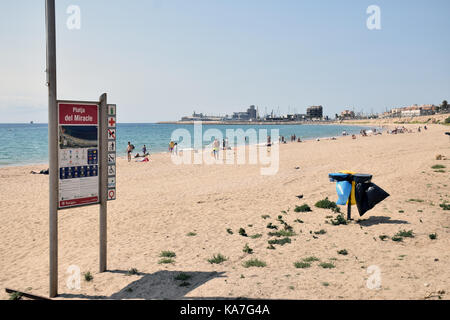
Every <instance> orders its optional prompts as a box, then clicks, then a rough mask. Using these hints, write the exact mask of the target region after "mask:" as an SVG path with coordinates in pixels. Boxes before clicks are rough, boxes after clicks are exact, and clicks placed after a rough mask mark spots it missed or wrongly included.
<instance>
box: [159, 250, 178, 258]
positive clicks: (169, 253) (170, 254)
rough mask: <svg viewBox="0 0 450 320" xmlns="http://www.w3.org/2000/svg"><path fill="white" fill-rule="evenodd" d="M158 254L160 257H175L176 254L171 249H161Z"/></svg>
mask: <svg viewBox="0 0 450 320" xmlns="http://www.w3.org/2000/svg"><path fill="white" fill-rule="evenodd" d="M159 256H160V257H161V258H175V257H176V256H177V255H176V254H175V252H173V251H161V253H160V254H159Z"/></svg>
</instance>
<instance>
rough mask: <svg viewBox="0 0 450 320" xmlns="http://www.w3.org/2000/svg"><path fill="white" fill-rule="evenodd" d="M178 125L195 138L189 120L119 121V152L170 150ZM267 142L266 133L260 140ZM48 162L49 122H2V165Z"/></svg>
mask: <svg viewBox="0 0 450 320" xmlns="http://www.w3.org/2000/svg"><path fill="white" fill-rule="evenodd" d="M373 128H375V127H364V126H361V127H360V126H345V125H314V124H305V125H203V128H202V130H203V133H205V131H207V130H209V129H217V130H220V132H222V135H223V137H226V132H227V130H238V129H242V130H243V131H247V130H249V129H254V130H256V132H257V133H258V134H259V132H260V130H264V129H265V130H267V132H268V134H269V135H270V133H271V130H276V129H278V130H279V135H280V136H284V137H285V139H286V140H287V141H288V142H289V141H290V137H291V135H294V134H295V135H296V136H297V137H299V138H301V139H302V140H312V139H317V138H329V137H338V136H341V135H342V132H343V131H346V132H347V133H348V134H359V133H360V131H361V129H366V130H369V129H373ZM177 129H184V130H187V132H189V133H190V135H191V139H192V140H193V139H194V126H193V125H189V124H155V123H132V124H131V123H128V124H127V123H119V124H118V125H117V155H118V156H119V157H120V156H125V155H126V148H127V144H128V141H130V142H131V143H132V144H133V145H134V146H135V147H136V149H135V150H134V153H138V152H142V151H141V150H142V147H143V146H144V145H146V147H147V149H149V150H150V154H155V153H161V152H168V145H169V142H170V141H171V137H172V134H173V133H174V132H175V130H177ZM211 142H212V141H211V139H209V141H208V140H205V141H203V145H204V146H207V145H210V144H211ZM258 142H259V143H265V142H266V137H263V138H262V139H261V140H259V141H258ZM46 163H48V126H47V124H0V167H6V166H20V165H30V164H46Z"/></svg>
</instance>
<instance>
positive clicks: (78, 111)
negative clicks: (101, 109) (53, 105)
mask: <svg viewBox="0 0 450 320" xmlns="http://www.w3.org/2000/svg"><path fill="white" fill-rule="evenodd" d="M59 124H64V125H70V124H74V125H82V124H84V125H98V106H96V105H83V104H69V103H61V104H59Z"/></svg>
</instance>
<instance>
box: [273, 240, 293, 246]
mask: <svg viewBox="0 0 450 320" xmlns="http://www.w3.org/2000/svg"><path fill="white" fill-rule="evenodd" d="M286 243H291V238H283V239H275V240H269V244H271V245H274V244H279V245H281V246H284V245H285V244H286Z"/></svg>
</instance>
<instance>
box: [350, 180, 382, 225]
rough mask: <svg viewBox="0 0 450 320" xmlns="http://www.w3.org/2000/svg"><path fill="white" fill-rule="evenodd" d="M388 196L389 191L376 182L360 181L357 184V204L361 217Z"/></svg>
mask: <svg viewBox="0 0 450 320" xmlns="http://www.w3.org/2000/svg"><path fill="white" fill-rule="evenodd" d="M387 197H389V193H387V192H386V191H384V190H383V189H381V188H380V187H379V186H377V185H376V184H374V183H358V184H356V186H355V198H356V206H357V207H358V211H359V215H360V216H361V217H362V216H363V215H364V214H365V213H366V212H367V211H369V210H371V209H373V208H374V207H375V206H376V205H377V204H378V203H380V202H381V201H383V200H384V199H386V198H387Z"/></svg>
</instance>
